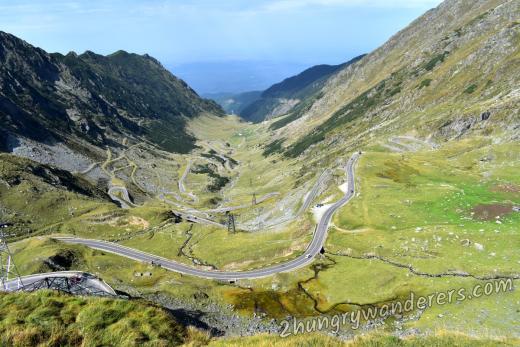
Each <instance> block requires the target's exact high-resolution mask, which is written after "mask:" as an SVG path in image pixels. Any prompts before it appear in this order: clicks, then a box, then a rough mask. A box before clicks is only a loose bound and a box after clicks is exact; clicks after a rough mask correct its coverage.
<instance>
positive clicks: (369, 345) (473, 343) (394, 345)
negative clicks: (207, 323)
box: [209, 331, 518, 347]
mask: <svg viewBox="0 0 520 347" xmlns="http://www.w3.org/2000/svg"><path fill="white" fill-rule="evenodd" d="M517 343H518V340H514V339H493V338H483V339H478V338H473V337H470V336H466V335H463V334H458V333H453V332H449V331H448V332H446V331H441V332H439V333H438V334H436V335H434V336H411V337H405V338H399V337H396V336H394V335H390V334H384V333H372V334H368V335H364V336H359V337H356V338H355V339H353V340H349V341H341V340H338V339H336V338H334V337H330V336H327V335H322V334H308V335H297V336H291V337H288V338H280V337H278V336H274V335H259V336H253V337H245V338H244V337H242V338H240V339H238V338H229V339H221V340H214V341H212V342H211V343H210V344H209V346H210V347H219V346H236V347H249V346H257V347H271V346H279V347H305V346H308V347H311V346H330V347H440V346H442V347H499V346H504V347H505V346H514V345H516V344H517Z"/></svg>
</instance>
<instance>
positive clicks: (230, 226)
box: [227, 213, 236, 233]
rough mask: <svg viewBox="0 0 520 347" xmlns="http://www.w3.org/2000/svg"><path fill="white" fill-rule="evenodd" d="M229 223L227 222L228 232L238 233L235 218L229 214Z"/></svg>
mask: <svg viewBox="0 0 520 347" xmlns="http://www.w3.org/2000/svg"><path fill="white" fill-rule="evenodd" d="M227 216H228V221H227V229H228V232H230V233H234V232H235V231H236V229H235V216H234V215H233V214H232V213H228V214H227Z"/></svg>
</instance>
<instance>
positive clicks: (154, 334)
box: [0, 291, 186, 347]
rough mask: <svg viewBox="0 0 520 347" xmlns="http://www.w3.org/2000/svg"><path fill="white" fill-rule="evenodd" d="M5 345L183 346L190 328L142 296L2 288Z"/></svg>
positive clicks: (1, 329)
mask: <svg viewBox="0 0 520 347" xmlns="http://www.w3.org/2000/svg"><path fill="white" fill-rule="evenodd" d="M0 317H1V319H0V336H1V337H0V344H2V345H5V346H16V347H18V346H20V347H21V346H49V347H50V346H114V347H115V346H165V347H166V346H178V345H181V344H183V343H184V341H185V337H186V330H185V328H183V327H182V326H180V325H179V324H178V323H177V322H176V321H175V320H173V319H172V317H171V316H170V315H169V314H168V313H167V312H166V311H164V310H162V309H161V308H158V307H156V306H152V305H150V304H148V303H145V302H142V301H128V300H117V299H101V298H80V297H73V296H68V295H62V294H58V293H53V292H49V291H38V292H35V293H14V294H5V293H1V294H0Z"/></svg>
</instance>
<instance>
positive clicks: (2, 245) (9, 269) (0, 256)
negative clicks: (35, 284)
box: [0, 223, 23, 290]
mask: <svg viewBox="0 0 520 347" xmlns="http://www.w3.org/2000/svg"><path fill="white" fill-rule="evenodd" d="M9 226H10V225H9V224H7V223H0V285H1V286H2V289H3V290H7V282H8V281H9V280H15V279H18V283H17V289H20V288H23V283H22V280H21V278H20V274H19V273H18V269H17V268H16V265H15V264H14V263H13V259H12V256H11V251H9V247H8V246H7V241H6V236H5V234H6V233H5V229H6V228H8V227H9Z"/></svg>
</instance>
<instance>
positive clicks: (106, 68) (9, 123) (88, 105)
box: [0, 32, 223, 153]
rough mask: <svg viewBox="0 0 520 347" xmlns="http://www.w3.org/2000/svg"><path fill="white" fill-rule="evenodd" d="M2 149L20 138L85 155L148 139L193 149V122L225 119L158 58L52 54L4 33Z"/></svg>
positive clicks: (0, 36) (0, 38) (0, 35)
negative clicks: (190, 131)
mask: <svg viewBox="0 0 520 347" xmlns="http://www.w3.org/2000/svg"><path fill="white" fill-rule="evenodd" d="M0 86H1V89H0V131H1V132H2V133H3V134H4V136H2V138H1V140H2V141H1V142H2V143H1V144H0V145H1V147H2V148H3V149H4V150H9V148H10V147H12V142H13V141H14V142H16V141H19V140H20V138H22V139H28V140H33V141H37V142H41V143H46V144H54V143H64V144H66V145H67V146H68V147H69V148H74V150H79V151H80V152H83V153H85V152H91V151H92V150H95V149H93V148H92V146H93V147H95V148H105V147H106V146H109V147H117V146H122V145H123V143H126V142H149V143H151V144H153V145H156V146H157V147H159V148H161V149H163V150H166V151H170V152H183V153H184V152H188V151H189V150H191V149H192V148H193V147H194V142H195V138H194V137H193V136H191V135H189V134H188V133H187V132H186V131H185V125H186V120H187V119H190V118H194V117H196V116H198V115H200V114H204V113H208V114H216V115H222V114H223V111H222V109H221V108H220V107H219V106H218V105H217V104H216V103H214V102H213V101H209V100H204V99H201V98H200V97H199V96H198V95H197V93H195V92H194V91H193V90H192V89H191V88H190V87H189V86H188V85H187V84H186V83H185V82H183V81H182V80H180V79H178V78H176V77H175V76H173V75H172V74H171V73H170V72H168V71H167V70H166V69H164V68H163V66H162V65H161V64H160V63H159V62H158V61H157V60H155V59H154V58H152V57H150V56H148V55H143V56H139V55H136V54H130V53H127V52H124V51H118V52H116V53H114V54H111V55H109V56H101V55H97V54H95V53H92V52H89V51H87V52H85V53H84V54H81V55H77V54H75V53H69V54H67V55H65V56H64V55H61V54H48V53H47V52H45V51H43V50H42V49H39V48H36V47H33V46H31V45H30V44H28V43H26V42H24V41H22V40H20V39H18V38H16V37H15V36H12V35H10V34H7V33H4V32H0Z"/></svg>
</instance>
